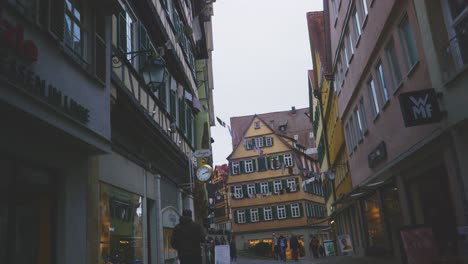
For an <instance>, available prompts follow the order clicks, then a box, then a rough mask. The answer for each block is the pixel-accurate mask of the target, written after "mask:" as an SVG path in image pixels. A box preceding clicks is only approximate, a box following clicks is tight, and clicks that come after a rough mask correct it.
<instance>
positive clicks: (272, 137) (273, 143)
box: [270, 137, 274, 146]
mask: <svg viewBox="0 0 468 264" xmlns="http://www.w3.org/2000/svg"><path fill="white" fill-rule="evenodd" d="M270 138H271V146H273V145H274V143H273V137H270Z"/></svg>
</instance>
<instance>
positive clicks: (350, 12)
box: [324, 0, 466, 259]
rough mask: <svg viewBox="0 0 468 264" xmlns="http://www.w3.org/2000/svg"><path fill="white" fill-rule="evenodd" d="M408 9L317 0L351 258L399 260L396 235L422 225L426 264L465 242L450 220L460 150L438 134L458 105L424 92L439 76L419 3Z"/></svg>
mask: <svg viewBox="0 0 468 264" xmlns="http://www.w3.org/2000/svg"><path fill="white" fill-rule="evenodd" d="M415 2H418V1H414V2H413V1H374V0H360V1H346V0H328V1H324V9H325V10H324V12H325V13H326V14H327V15H326V17H327V22H328V23H329V25H330V26H329V28H330V46H331V52H330V55H331V65H332V72H333V74H334V81H333V87H334V90H335V92H336V94H337V98H338V111H339V117H340V119H341V122H342V125H343V127H344V133H345V139H346V147H347V152H348V153H347V155H348V162H349V168H350V172H351V178H352V186H353V190H352V191H351V192H350V193H349V194H348V195H347V196H346V198H347V199H348V202H352V203H355V204H357V205H358V207H357V210H356V211H355V213H354V215H353V216H352V217H351V219H355V220H356V222H354V223H353V222H351V224H352V225H354V226H356V227H361V229H362V230H357V231H359V232H360V233H359V234H356V235H355V236H357V238H354V241H357V243H358V244H359V247H355V250H354V253H356V254H365V255H377V256H394V257H395V258H400V257H404V256H405V255H406V253H407V251H406V248H404V247H403V246H402V245H401V242H400V241H401V240H400V237H401V233H400V229H401V228H402V227H408V228H410V229H407V230H411V228H413V229H414V228H415V227H414V225H425V226H427V227H428V228H429V230H430V234H431V236H433V238H434V240H435V241H436V243H435V246H434V247H435V249H434V250H432V251H431V252H430V254H434V255H433V256H431V259H437V258H442V257H447V256H456V255H459V254H460V252H461V251H462V250H461V248H462V247H461V244H463V243H465V242H463V243H462V242H460V241H459V240H458V239H457V237H458V235H459V234H457V229H458V228H459V227H460V226H464V225H465V224H464V223H465V222H464V221H466V220H460V219H461V218H460V217H456V216H458V215H466V214H465V213H464V212H465V211H464V210H463V209H462V208H463V206H462V205H461V202H460V201H464V199H463V195H462V193H463V191H461V189H460V186H463V184H464V182H463V181H462V177H461V174H457V173H460V171H459V168H460V166H459V165H458V164H457V162H456V160H457V158H460V157H461V156H463V153H464V152H463V151H461V152H460V151H459V152H454V151H453V150H454V149H459V147H455V146H454V145H453V139H454V138H457V137H454V138H452V139H451V137H450V136H448V134H450V133H447V132H446V123H447V122H448V123H451V122H453V121H455V120H458V122H461V121H462V120H463V118H460V115H459V112H457V113H453V115H452V117H451V118H448V117H447V115H445V114H444V112H443V110H442V111H440V108H442V109H447V108H445V107H447V105H450V104H451V103H450V101H445V100H454V101H453V102H457V99H454V98H453V97H452V98H450V96H449V98H445V96H442V98H444V99H440V97H438V96H437V95H436V92H437V90H434V89H433V88H434V87H435V85H434V81H433V80H432V79H433V78H440V76H441V75H442V72H443V71H442V72H439V73H438V75H433V71H434V69H436V68H438V66H433V64H434V61H433V60H434V59H435V56H434V54H433V52H434V50H433V49H430V48H428V49H425V48H424V47H425V46H428V43H426V42H427V39H428V37H427V36H426V32H427V30H428V27H427V26H426V25H424V26H422V27H421V25H423V24H424V23H420V22H419V21H418V16H419V13H418V12H419V11H417V8H416V6H418V7H420V6H424V4H422V3H418V4H417V5H415ZM420 2H425V4H427V5H429V4H428V3H429V1H420ZM434 2H437V3H439V2H440V3H442V2H444V1H434ZM449 2H450V1H449ZM455 2H456V1H455ZM442 4H443V3H442ZM465 5H466V4H465ZM446 6H448V5H446ZM430 9H431V10H436V9H433V8H430ZM462 9H463V8H462ZM427 10H429V9H427ZM463 10H464V9H463ZM421 12H422V13H424V12H425V11H424V9H422V11H421ZM439 15H440V13H439ZM423 16H424V15H423V14H422V15H421V17H420V18H419V19H423ZM439 18H440V17H439ZM424 21H425V22H427V21H428V20H427V17H426V20H424ZM429 24H432V22H430V23H429ZM451 26H452V27H453V26H454V25H453V24H452V25H451ZM449 27H450V26H449ZM425 40H426V41H425ZM429 43H430V42H429ZM437 43H439V42H437ZM430 45H434V42H433V43H432V44H430ZM459 58H461V57H459ZM431 60H432V61H431ZM462 61H463V60H462ZM459 66H460V65H459ZM458 69H459V70H461V69H462V68H458ZM434 76H439V77H434ZM460 76H462V75H460ZM436 84H437V83H436ZM438 84H439V86H438V87H437V89H445V88H443V87H442V85H441V83H440V82H439V83H438ZM455 116H458V118H455ZM450 120H452V121H450ZM455 122H456V121H455ZM462 124H463V123H460V125H461V126H460V127H459V128H461V129H463V125H462ZM459 128H457V129H455V130H457V131H458V129H459ZM458 132H459V131H458ZM458 132H456V133H455V134H457V133H458ZM461 142H463V140H462V141H461ZM457 155H458V156H457ZM457 227H458V228H457ZM361 238H362V239H361ZM352 239H353V238H352ZM361 248H362V249H363V250H360V249H361Z"/></svg>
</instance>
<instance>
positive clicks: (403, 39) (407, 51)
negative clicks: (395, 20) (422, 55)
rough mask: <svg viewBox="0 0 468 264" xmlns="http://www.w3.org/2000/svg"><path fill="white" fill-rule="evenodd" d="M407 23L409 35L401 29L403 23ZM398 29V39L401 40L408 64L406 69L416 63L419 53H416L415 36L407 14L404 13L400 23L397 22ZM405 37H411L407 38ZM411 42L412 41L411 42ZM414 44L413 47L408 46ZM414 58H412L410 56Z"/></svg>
mask: <svg viewBox="0 0 468 264" xmlns="http://www.w3.org/2000/svg"><path fill="white" fill-rule="evenodd" d="M405 22H406V23H407V24H406V25H407V26H408V28H409V33H410V35H409V36H408V35H406V34H405V30H404V29H403V25H404V24H405ZM398 31H399V35H400V40H401V42H402V43H401V45H402V46H403V50H404V51H405V55H406V63H407V64H408V69H412V68H413V66H414V65H416V63H418V61H419V54H418V47H417V44H416V36H415V33H414V30H413V27H412V26H411V23H410V20H409V17H408V15H405V16H404V17H403V19H402V20H401V21H400V24H398ZM407 37H409V38H411V39H408V38H407ZM411 42H412V43H411ZM411 44H414V47H413V49H411V48H410V45H411ZM413 56H414V58H413V59H412V58H411V57H413Z"/></svg>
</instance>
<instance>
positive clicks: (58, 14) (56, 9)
mask: <svg viewBox="0 0 468 264" xmlns="http://www.w3.org/2000/svg"><path fill="white" fill-rule="evenodd" d="M50 11H51V16H50V30H51V31H52V32H53V33H54V35H55V36H56V37H57V38H58V39H59V40H63V33H64V30H65V1H64V0H51V1H50Z"/></svg>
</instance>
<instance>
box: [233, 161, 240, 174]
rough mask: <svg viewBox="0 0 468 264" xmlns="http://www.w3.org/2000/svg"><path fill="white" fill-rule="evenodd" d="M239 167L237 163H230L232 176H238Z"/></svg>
mask: <svg viewBox="0 0 468 264" xmlns="http://www.w3.org/2000/svg"><path fill="white" fill-rule="evenodd" d="M239 170H240V166H239V162H238V161H234V162H232V174H234V175H235V174H239Z"/></svg>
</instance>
